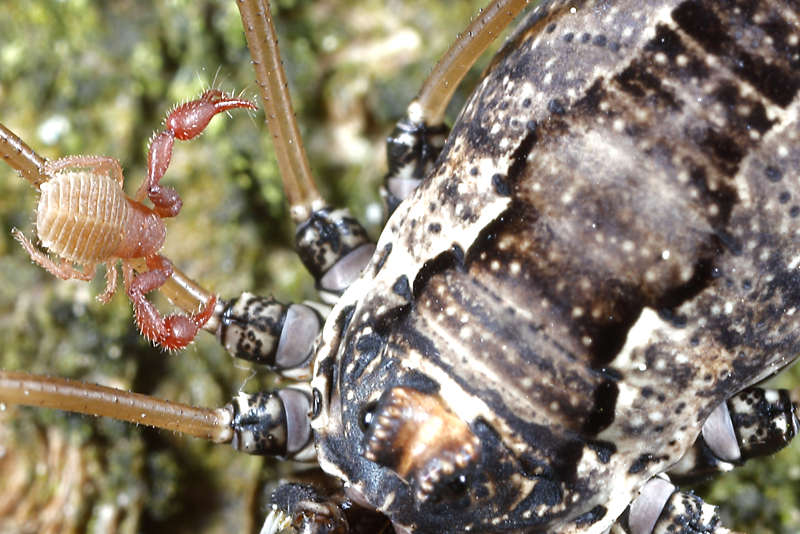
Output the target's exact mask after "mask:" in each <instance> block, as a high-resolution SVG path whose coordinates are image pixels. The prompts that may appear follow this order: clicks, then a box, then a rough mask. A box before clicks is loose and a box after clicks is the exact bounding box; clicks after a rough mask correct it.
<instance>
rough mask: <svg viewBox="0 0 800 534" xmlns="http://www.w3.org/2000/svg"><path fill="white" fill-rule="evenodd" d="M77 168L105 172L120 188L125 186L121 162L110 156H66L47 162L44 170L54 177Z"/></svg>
mask: <svg viewBox="0 0 800 534" xmlns="http://www.w3.org/2000/svg"><path fill="white" fill-rule="evenodd" d="M75 167H84V168H87V169H95V170H96V171H100V172H105V173H106V174H108V175H109V176H111V177H112V178H114V179H115V180H116V181H117V183H118V184H119V186H120V187H123V185H124V181H125V178H124V177H123V175H122V167H120V166H119V161H117V160H115V159H114V158H111V157H108V156H81V155H77V156H66V157H63V158H59V159H56V160H53V161H47V163H45V166H44V170H45V173H46V174H47V175H48V176H52V175H53V174H55V173H58V172H61V171H63V170H64V169H72V168H75Z"/></svg>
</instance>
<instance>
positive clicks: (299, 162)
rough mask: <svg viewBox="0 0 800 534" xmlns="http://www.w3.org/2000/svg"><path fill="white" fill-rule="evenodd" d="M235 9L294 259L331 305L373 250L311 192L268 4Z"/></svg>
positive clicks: (254, 1)
mask: <svg viewBox="0 0 800 534" xmlns="http://www.w3.org/2000/svg"><path fill="white" fill-rule="evenodd" d="M237 6H238V7H239V11H240V13H241V16H242V25H243V26H244V29H245V37H246V38H247V46H248V48H250V55H251V57H252V58H253V66H254V68H255V72H256V81H257V83H258V86H259V89H260V91H261V103H262V105H263V107H264V113H265V118H266V121H267V126H268V127H269V131H270V134H271V135H272V140H273V144H274V146H275V153H276V156H277V158H278V167H279V168H280V171H281V176H282V178H283V188H284V191H285V192H286V198H287V200H288V202H289V207H290V210H291V214H292V219H293V220H294V222H295V223H296V224H297V225H298V228H297V234H296V239H295V243H296V247H297V249H298V254H299V255H300V259H301V260H302V261H303V264H304V265H305V266H306V268H307V269H308V270H309V272H310V273H311V274H312V276H314V279H315V280H316V282H317V288H318V289H319V290H320V292H321V294H322V298H323V299H329V300H333V299H335V298H337V297H338V295H340V294H341V293H342V292H343V291H344V290H345V289H346V288H347V286H349V285H350V283H351V282H353V281H354V280H355V279H356V277H357V276H358V275H359V274H360V272H361V271H362V269H363V268H364V266H366V264H367V262H368V261H369V258H370V257H371V256H372V252H373V251H374V246H373V245H372V244H371V243H370V241H369V238H368V236H367V232H366V231H365V230H364V229H363V228H362V227H361V225H360V224H359V223H358V221H356V220H355V219H354V218H353V217H352V216H351V215H350V214H349V213H347V211H346V210H342V209H332V208H330V207H328V206H327V205H326V203H325V201H324V199H323V198H322V197H321V196H320V194H319V191H318V190H317V186H316V184H315V183H314V178H313V176H312V175H311V169H310V167H309V164H308V158H307V157H306V153H305V149H304V148H303V143H302V139H301V137H300V131H299V129H298V127H297V121H296V120H295V116H294V111H293V109H292V103H291V99H290V98H289V91H288V84H287V82H286V73H285V72H284V70H283V65H282V62H281V59H280V52H279V51H278V39H277V35H276V33H275V28H274V27H273V25H272V18H271V14H270V10H269V2H267V1H265V0H241V1H240V2H238V3H237Z"/></svg>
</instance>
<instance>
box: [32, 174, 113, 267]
mask: <svg viewBox="0 0 800 534" xmlns="http://www.w3.org/2000/svg"><path fill="white" fill-rule="evenodd" d="M41 192H42V196H41V197H40V198H39V206H38V208H37V213H36V231H37V233H38V235H39V239H40V240H41V242H42V245H43V246H44V247H45V248H47V249H48V250H50V251H52V252H53V253H55V254H57V255H59V256H61V257H63V258H66V259H67V260H70V261H73V262H75V263H78V264H84V265H85V264H91V263H100V262H103V261H105V260H107V259H109V258H110V257H112V256H113V255H114V252H115V251H116V250H117V249H118V248H119V245H120V243H121V242H122V238H123V229H124V227H125V221H126V220H127V218H128V211H129V206H128V200H127V198H126V196H125V193H124V192H123V191H122V188H121V187H120V186H119V184H118V183H117V182H116V181H114V180H113V179H112V178H110V177H108V176H104V175H97V174H92V173H89V172H85V171H81V172H65V173H62V174H58V175H56V176H54V177H53V178H52V179H50V180H48V181H47V182H45V183H43V184H42V185H41Z"/></svg>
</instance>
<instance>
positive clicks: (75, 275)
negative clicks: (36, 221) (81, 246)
mask: <svg viewBox="0 0 800 534" xmlns="http://www.w3.org/2000/svg"><path fill="white" fill-rule="evenodd" d="M11 235H13V236H14V239H16V240H17V241H19V243H20V245H22V248H24V249H25V251H26V252H27V253H28V254H29V255H30V257H31V260H33V261H34V262H36V263H37V264H39V265H40V266H41V267H42V268H43V269H45V270H46V271H47V272H49V273H50V274H52V275H53V276H57V277H59V278H61V279H62V280H73V279H77V280H83V281H86V282H88V281H90V280H92V279H93V278H94V274H95V267H96V266H95V265H89V266H87V268H86V272H83V271H79V270H78V269H76V268H75V267H73V266H72V264H70V262H69V261H67V260H62V261H61V262H60V263H56V262H55V261H53V259H52V258H51V257H50V256H48V255H47V254H45V253H44V252H42V251H41V250H39V249H38V248H36V246H35V245H34V244H33V243H31V241H30V239H28V238H27V237H25V235H24V234H23V233H22V232H20V231H19V230H18V229H16V228H13V229H12V230H11Z"/></svg>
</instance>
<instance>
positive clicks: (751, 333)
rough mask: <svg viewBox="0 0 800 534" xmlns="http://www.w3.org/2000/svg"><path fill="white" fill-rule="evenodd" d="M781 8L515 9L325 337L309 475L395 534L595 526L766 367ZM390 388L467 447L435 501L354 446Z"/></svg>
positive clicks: (780, 346) (780, 167)
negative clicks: (438, 419) (456, 423)
mask: <svg viewBox="0 0 800 534" xmlns="http://www.w3.org/2000/svg"><path fill="white" fill-rule="evenodd" d="M798 17H800V12H798V11H797V10H796V8H793V7H792V6H791V5H790V4H788V3H783V2H767V1H763V2H749V3H741V2H740V3H734V4H732V5H730V6H729V5H727V4H725V5H723V4H722V3H719V2H711V1H698V0H693V1H685V2H680V1H670V2H664V1H658V2H656V1H653V2H638V1H637V2H609V1H597V2H544V3H543V4H542V5H541V6H539V7H537V8H534V10H533V12H532V13H531V14H530V15H529V18H528V19H527V21H526V22H525V23H524V24H523V25H522V27H521V28H520V29H519V30H518V31H517V33H516V34H515V35H514V37H513V38H512V39H511V41H510V43H509V44H508V45H507V46H506V47H505V49H504V50H503V52H502V53H501V55H500V57H499V58H498V59H496V60H495V62H494V63H493V66H492V68H491V70H490V71H489V73H488V75H487V77H486V78H485V79H484V81H483V82H482V83H481V85H480V86H479V87H478V89H477V90H476V93H475V94H474V95H473V97H472V99H471V100H470V102H469V103H468V104H467V106H466V107H465V109H464V111H463V112H462V114H461V116H460V117H459V120H458V122H457V123H456V124H455V125H454V127H453V131H452V133H451V136H450V138H449V139H448V141H447V143H446V145H445V147H444V149H443V151H442V155H441V156H440V159H439V164H438V167H437V169H436V170H435V171H434V172H433V173H432V175H431V176H430V177H429V178H428V179H427V180H426V181H425V182H424V183H423V184H422V185H421V186H420V188H419V189H418V190H417V191H416V192H415V193H414V194H412V195H411V197H410V198H409V199H408V200H407V201H406V202H405V203H403V204H401V205H400V206H399V207H398V209H397V211H396V212H395V214H394V215H393V216H392V218H391V219H390V220H389V223H388V225H387V229H386V230H385V231H384V233H383V235H382V236H381V238H380V240H379V242H378V246H377V253H376V256H375V257H374V258H373V262H372V264H371V265H370V266H368V267H367V269H366V271H365V273H364V275H363V277H362V278H361V279H360V280H359V281H357V282H356V283H355V284H354V285H353V286H352V287H351V289H350V290H349V291H348V292H347V293H345V295H344V297H343V298H342V300H341V301H340V303H339V305H338V306H337V308H336V309H335V311H334V313H333V317H334V318H335V321H329V322H328V324H327V325H326V328H325V331H324V333H323V346H322V349H321V351H320V353H319V359H318V362H317V369H316V378H315V382H314V385H315V386H316V387H317V388H318V389H319V390H320V391H321V392H322V397H323V398H324V399H327V400H328V404H327V405H326V408H327V409H326V410H323V414H322V415H321V416H320V417H318V418H317V420H316V421H315V422H314V425H315V429H316V430H317V432H318V436H319V443H320V450H321V452H320V455H321V461H322V463H323V466H324V467H325V468H326V469H329V470H330V472H331V473H333V474H336V475H338V476H342V477H344V478H345V480H346V481H347V482H348V483H349V484H351V485H352V486H353V492H354V493H355V494H358V495H359V496H361V497H365V498H366V500H367V501H369V502H370V503H371V504H372V505H374V506H376V507H377V508H378V509H380V510H382V511H384V512H385V513H387V514H388V515H389V516H390V517H391V518H392V520H393V521H395V522H396V523H397V524H399V525H402V526H403V527H405V528H407V529H409V530H411V531H414V532H417V531H418V532H432V531H436V530H437V529H442V528H451V529H452V528H454V527H453V525H457V527H456V530H462V529H463V530H474V531H481V532H483V531H485V532H494V531H495V529H500V530H502V531H504V532H505V531H508V532H524V531H527V529H530V528H535V529H543V530H546V531H547V532H562V533H576V534H577V533H600V532H603V531H604V530H605V529H607V528H608V527H609V526H610V525H611V524H612V523H613V521H614V519H615V518H616V517H617V516H618V515H619V514H621V513H622V511H623V510H624V508H625V507H626V506H627V504H628V503H629V502H630V500H631V499H632V498H633V497H634V496H635V495H636V492H637V490H638V489H639V488H640V487H641V485H642V484H643V483H644V482H645V481H646V480H648V479H649V478H650V477H652V476H653V475H655V474H657V473H659V472H662V471H664V470H665V469H666V468H667V467H668V466H669V465H671V464H672V463H674V462H676V461H677V460H678V459H680V457H681V456H682V454H683V453H684V451H685V450H686V449H687V448H688V447H689V446H691V445H692V443H693V442H694V440H695V439H696V437H697V435H698V433H699V432H700V428H701V427H702V424H703V422H704V421H705V418H706V417H707V416H708V415H709V414H710V413H711V411H712V410H713V409H714V408H715V407H716V406H718V405H719V403H721V402H723V401H725V400H726V399H727V398H729V397H730V396H731V395H733V394H734V393H736V392H738V391H739V390H741V389H743V388H745V387H747V386H749V385H752V384H754V383H756V382H758V381H760V380H762V379H763V378H765V377H767V376H769V375H771V374H773V373H774V372H775V371H776V370H778V369H780V368H782V367H783V366H785V365H787V364H788V363H790V362H791V361H792V360H793V359H794V358H795V357H796V355H797V354H798V351H800V339H798V336H797V335H796V334H795V332H797V331H798V326H800V325H798V324H797V322H798V319H797V317H796V315H795V314H793V313H788V314H787V313H786V312H787V310H794V309H795V307H796V306H797V305H798V296H797V291H796V285H797V280H798V275H797V271H796V267H797V265H796V261H795V260H794V258H795V257H796V256H797V254H798V247H797V241H796V235H797V233H798V231H800V220H799V219H798V214H799V213H798V212H800V208H796V207H793V204H792V202H793V201H794V199H797V198H800V197H798V195H800V186H798V182H797V169H798V168H800V148H798V139H797V136H798V120H797V107H798V105H799V104H798V99H797V90H798V88H799V87H800V71H799V70H798V65H800V58H799V57H798V53H800V50H799V49H798V47H797V44H798V43H797V40H798V37H797V34H796V33H793V32H794V31H796V24H797V18H798ZM793 28H795V29H794V30H793ZM709 34H713V38H712V37H710V36H709ZM742 36H746V38H745V37H742ZM745 67H747V68H745ZM437 229H439V230H440V231H437ZM408 387H411V388H414V389H417V390H419V391H421V392H423V393H425V394H429V395H435V396H436V397H437V398H439V399H440V401H439V402H441V403H442V406H443V407H442V409H443V410H451V411H453V412H454V413H456V414H457V415H458V416H459V417H461V418H462V419H463V420H464V421H466V422H467V423H468V424H469V425H470V434H469V435H470V436H472V437H470V438H469V441H472V439H473V437H474V436H477V439H478V441H479V443H480V445H479V446H478V447H477V449H478V450H479V451H480V452H479V453H477V454H475V455H474V456H472V457H471V458H472V459H471V460H470V461H469V462H467V463H466V465H465V467H463V468H462V469H460V470H459V469H456V470H454V471H453V473H456V474H459V475H461V476H465V477H466V478H467V479H468V480H471V481H472V482H471V486H470V488H471V489H468V490H465V491H464V492H463V493H461V494H460V496H458V497H457V498H455V499H454V500H453V501H450V502H445V503H443V501H442V500H438V499H432V500H431V499H429V500H422V499H419V498H415V497H414V495H415V493H414V492H415V491H416V492H417V493H416V495H419V491H420V489H425V488H424V487H423V486H424V481H425V480H427V479H426V475H425V474H424V473H425V469H427V467H426V466H420V468H419V471H418V472H416V473H415V472H408V471H407V470H406V471H404V472H403V473H400V472H398V471H397V470H396V469H395V467H396V465H398V461H399V460H396V459H391V458H388V457H386V455H385V454H384V455H383V456H381V455H380V454H377V453H372V454H371V458H372V459H373V460H374V461H372V460H370V459H369V458H367V459H365V458H364V457H363V456H362V454H363V451H364V450H368V451H376V450H390V449H391V447H392V445H393V443H394V442H393V441H392V440H393V439H394V438H393V437H392V436H394V434H392V433H391V432H384V439H385V443H383V449H382V448H381V446H380V445H379V444H376V443H375V439H374V435H373V434H372V432H373V431H372V430H371V429H369V428H368V429H367V430H366V431H365V430H364V425H363V424H361V425H360V424H359V421H360V418H361V417H362V415H363V410H364V406H371V408H370V410H371V411H370V413H373V412H374V414H375V415H372V417H378V416H382V417H384V418H386V419H387V420H386V421H385V422H384V423H383V424H382V427H387V428H394V427H393V426H392V424H391V419H392V417H398V416H397V415H392V414H396V413H398V412H402V410H399V409H398V408H397V407H396V401H394V400H390V399H392V398H393V397H391V396H387V395H389V393H388V392H390V391H393V390H394V388H408ZM414 406H415V407H414ZM414 406H408V407H407V411H408V413H415V410H419V409H420V408H419V406H420V405H419V404H414ZM437 410H438V409H437ZM435 412H436V410H434V412H432V413H431V414H430V416H431V417H434V413H435ZM415 417H419V416H415ZM398 425H399V423H398ZM398 428H399V427H398ZM365 432H366V434H365ZM365 440H366V441H365ZM367 443H368V445H367ZM441 453H442V454H443V455H445V456H446V454H447V453H446V451H444V450H443V451H441ZM445 456H442V457H441V458H444V457H445ZM493 473H494V475H493ZM497 473H502V475H497ZM494 476H497V479H493V477H494ZM444 482H445V483H444V485H443V486H441V487H438V488H437V489H434V490H433V491H432V493H434V494H435V493H436V491H438V490H442V491H444V490H443V488H444V487H446V485H447V484H446V482H447V481H446V480H445V481H444ZM501 527H502V528H501Z"/></svg>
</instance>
